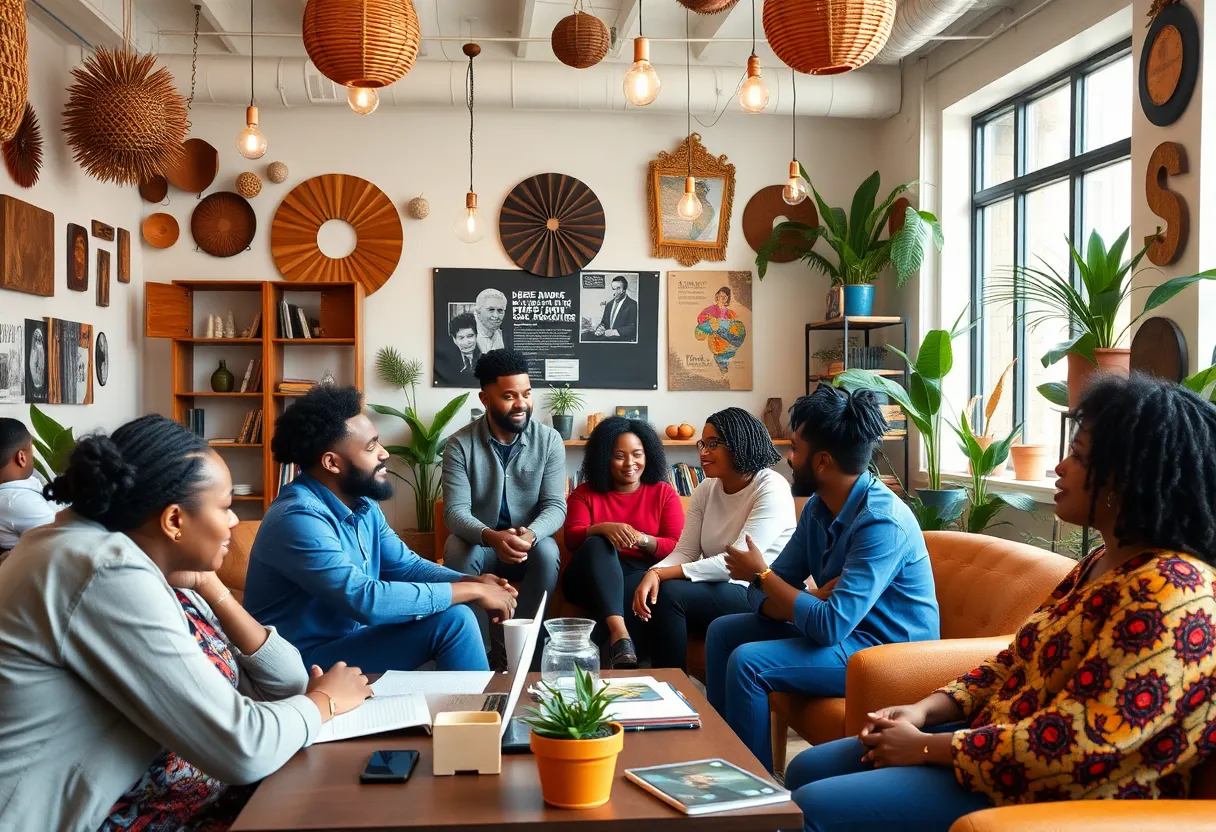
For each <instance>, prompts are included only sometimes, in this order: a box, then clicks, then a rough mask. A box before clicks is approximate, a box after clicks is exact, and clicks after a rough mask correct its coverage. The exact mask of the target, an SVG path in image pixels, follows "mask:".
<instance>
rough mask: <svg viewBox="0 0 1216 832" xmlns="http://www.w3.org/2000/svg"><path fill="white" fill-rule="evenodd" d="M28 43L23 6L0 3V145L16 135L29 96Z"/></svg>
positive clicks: (8, 0)
mask: <svg viewBox="0 0 1216 832" xmlns="http://www.w3.org/2000/svg"><path fill="white" fill-rule="evenodd" d="M29 82H30V78H29V39H28V37H27V35H26V31H25V3H21V2H18V0H3V1H2V2H0V142H7V141H9V140H10V139H12V138H13V136H15V135H17V128H18V127H20V126H21V120H22V119H23V118H24V117H25V104H26V96H27V95H28V93H29Z"/></svg>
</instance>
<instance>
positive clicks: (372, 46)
mask: <svg viewBox="0 0 1216 832" xmlns="http://www.w3.org/2000/svg"><path fill="white" fill-rule="evenodd" d="M302 28H303V34H304V49H305V51H306V52H308V57H309V58H310V59H311V60H312V62H313V63H314V64H315V65H316V67H317V70H318V71H319V72H320V73H321V74H322V75H324V76H325V77H326V78H328V79H329V80H331V81H333V82H334V83H335V84H340V85H342V86H344V87H370V88H372V89H376V88H378V87H387V86H388V85H389V84H392V83H394V82H395V81H399V80H400V79H401V78H402V76H404V75H405V74H406V73H407V72H409V71H410V70H411V69H412V68H413V66H414V60H415V59H416V58H417V57H418V48H419V46H420V45H421V39H422V30H421V29H420V28H419V26H418V15H417V13H416V12H415V11H414V4H413V3H412V2H411V0H308V5H307V6H305V7H304V22H303V26H302Z"/></svg>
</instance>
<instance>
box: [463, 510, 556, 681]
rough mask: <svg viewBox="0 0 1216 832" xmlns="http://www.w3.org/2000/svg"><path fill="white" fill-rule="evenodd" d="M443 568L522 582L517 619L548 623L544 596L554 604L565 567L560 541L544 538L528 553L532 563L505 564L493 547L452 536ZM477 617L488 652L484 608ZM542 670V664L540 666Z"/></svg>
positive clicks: (488, 636) (538, 656)
mask: <svg viewBox="0 0 1216 832" xmlns="http://www.w3.org/2000/svg"><path fill="white" fill-rule="evenodd" d="M443 565H444V566H446V567H448V568H449V569H455V570H456V571H457V572H459V573H461V574H462V575H486V574H494V575H497V576H498V577H500V578H506V579H507V580H509V581H518V582H519V599H518V600H519V606H518V607H516V608H515V616H516V617H517V618H540V619H542V620H543V619H544V617H545V611H544V610H541V609H537V607H539V606H540V599H541V596H542V595H544V594H545V593H546V592H547V593H549V600H550V601H552V600H553V590H554V589H556V587H557V572H558V568H559V567H560V565H561V552H560V551H559V550H558V548H557V541H556V540H554V539H553V538H551V537H542V538H541V539H539V540H537V541H536V546H535V547H533V549H532V551H531V552H529V553H528V559H527V560H526V561H524V562H523V563H503V562H502V561H501V560H499V559H498V555H497V554H496V553H495V552H494V550H493V549H491V548H490V547H489V546H479V545H474V544H471V543H469V542H467V541H465V540H462V539H461V538H459V537H457V536H456V535H454V534H452V535H448V539H447V542H446V543H444V545H443ZM473 613H474V614H475V615H476V616H477V624H478V627H479V628H480V629H481V636H482V638H483V639H484V641H485V649H486V650H488V649H490V619H489V616H487V615H486V611H485V610H483V609H482V608H481V607H475V608H474V609H473ZM536 647H537V650H536V661H537V662H539V661H540V647H541V645H540V644H539V643H538V644H537V645H536ZM536 666H537V669H539V664H537V665H536Z"/></svg>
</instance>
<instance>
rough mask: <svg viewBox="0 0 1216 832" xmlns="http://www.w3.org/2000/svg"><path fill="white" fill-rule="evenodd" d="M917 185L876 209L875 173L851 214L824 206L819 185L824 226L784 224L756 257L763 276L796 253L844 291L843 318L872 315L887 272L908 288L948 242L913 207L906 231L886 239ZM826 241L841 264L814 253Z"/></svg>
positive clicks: (927, 216)
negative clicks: (928, 252)
mask: <svg viewBox="0 0 1216 832" xmlns="http://www.w3.org/2000/svg"><path fill="white" fill-rule="evenodd" d="M798 171H799V174H800V175H801V176H802V178H803V179H805V180H806V181H807V184H808V185H809V184H810V181H811V178H810V177H809V176H807V173H806V169H805V168H803V167H802V165H799V166H798ZM913 184H915V183H912V182H909V183H907V184H905V185H900V186H899V187H897V188H896V189H895V190H893V191H892V192H891V193H890V195H888V196H887V198H886V199H885V200H883V202H882V204H881V205H879V206H878V207H877V208H875V207H874V201H875V199H876V198H877V196H878V189H879V187H880V179H879V176H878V171H874V173H873V174H871V175H870V177H869V178H868V179H866V181H865V182H862V183H861V186H860V187H859V188H858V189H857V193H855V194H853V204H852V207H851V208H850V210H849V212H848V213H847V214H846V213H845V211H844V209H843V208H834V207H831V206H829V205H828V204H827V203H826V202H824V201H823V197H821V196H820V195H819V192H818V191H816V190H815V187H814V185H811V192H812V193H813V194H814V195H815V202H816V204H817V205H818V206H819V222H820V224H819V225H818V226H814V227H812V226H810V225H807V224H806V223H802V222H783V223H780V224H779V225H777V226H776V227H775V228H773V232H772V234H771V235H770V236H769V238H768V240H767V241H766V242H765V243H764V245H762V246H761V247H760V250H759V251H758V252H756V272H757V274H759V275H760V279H761V280H763V279H764V275H765V273H766V272H767V271H768V264H769V260H770V259H771V258H772V256H773V255H774V254H777V253H782V254H785V253H791V252H792V253H793V254H795V255H797V257H798V258H799V259H800V260H802V261H804V262H805V263H806V264H807V265H808V266H810V267H811V269H813V270H815V271H819V272H822V273H823V274H825V275H827V276H828V277H829V278H831V280H832V289H833V291H836V288H837V287H841V289H840V291H841V292H842V293H843V295H844V302H843V305H842V308H841V314H844V315H870V314H872V313H873V311H874V281H875V280H877V279H878V276H879V275H880V274H882V271H883V269H885V268H886V267H887V266H888V265H894V266H895V276H896V285H898V286H900V287H902V286H903V285H904V284H905V283H906V282H907V281H908V278H909V277H911V276H912V273H913V272H915V271H916V270H917V269H919V268H920V265H921V263H922V262H924V259H925V249H926V248H927V247H928V245H929V243H930V241H932V243H933V245H935V246H936V247H937V249H938V251H941V248H942V245H943V244H944V242H945V238H944V237H943V236H942V226H941V223H940V222H938V220H937V217H935V216H934V215H933V214H931V213H929V212H928V211H917V210H916V209H915V208H912V207H909V208H908V209H907V210H906V212H905V217H904V224H903V227H902V228H900V229H899V230H898V231H896V232H895V233H894V234H892V235H891V236H890V237H888V238H887V239H885V240H884V239H882V233H883V231H884V229H885V228H886V225H887V220H888V219H889V218H890V216H891V211H892V209H893V208H894V206H895V201H896V200H897V199H898V198H899V196H900V194H902V193H903V192H904V191H906V190H908V189H909V188H910V187H912V185H913ZM789 236H793V237H794V238H796V239H795V241H794V242H793V243H791V242H789V241H788V239H787V238H788V237H789ZM820 239H823V240H824V241H825V242H826V243H827V244H828V246H829V247H830V248H831V249H832V251H833V252H835V254H836V262H832V260H830V259H828V258H827V257H825V256H824V255H823V254H821V253H820V252H818V251H814V247H815V244H816V243H817V242H818V241H819V240H820Z"/></svg>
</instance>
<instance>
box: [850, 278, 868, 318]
mask: <svg viewBox="0 0 1216 832" xmlns="http://www.w3.org/2000/svg"><path fill="white" fill-rule="evenodd" d="M842 288H843V289H844V314H846V315H858V316H862V317H865V316H869V315H873V314H874V284H873V283H862V284H860V285H857V286H844V287H842Z"/></svg>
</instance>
